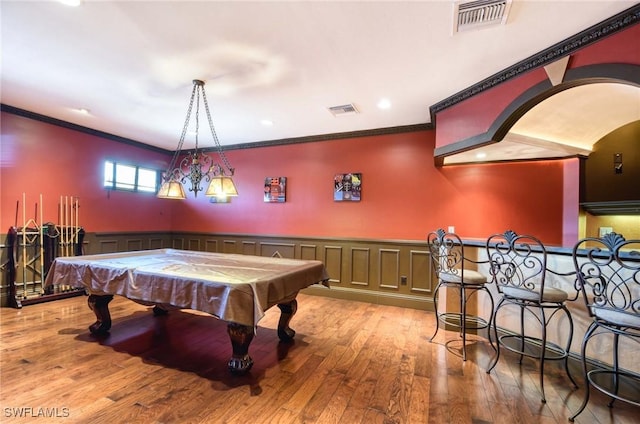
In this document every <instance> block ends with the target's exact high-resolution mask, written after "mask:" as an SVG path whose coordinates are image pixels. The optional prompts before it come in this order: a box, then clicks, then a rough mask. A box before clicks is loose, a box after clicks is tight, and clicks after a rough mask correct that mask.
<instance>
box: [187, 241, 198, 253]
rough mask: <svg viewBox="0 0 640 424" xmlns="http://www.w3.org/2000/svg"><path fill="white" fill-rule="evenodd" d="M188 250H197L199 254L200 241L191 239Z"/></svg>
mask: <svg viewBox="0 0 640 424" xmlns="http://www.w3.org/2000/svg"><path fill="white" fill-rule="evenodd" d="M188 246H189V247H188V248H187V250H195V251H196V252H199V251H200V250H201V249H200V240H199V239H191V238H190V239H189V243H188Z"/></svg>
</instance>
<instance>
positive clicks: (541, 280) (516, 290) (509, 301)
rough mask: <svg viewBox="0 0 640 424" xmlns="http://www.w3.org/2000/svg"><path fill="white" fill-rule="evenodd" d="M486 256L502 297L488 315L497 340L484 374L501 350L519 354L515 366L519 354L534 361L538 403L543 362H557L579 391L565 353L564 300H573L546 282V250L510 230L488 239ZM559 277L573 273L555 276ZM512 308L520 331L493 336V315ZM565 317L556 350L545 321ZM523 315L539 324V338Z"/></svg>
mask: <svg viewBox="0 0 640 424" xmlns="http://www.w3.org/2000/svg"><path fill="white" fill-rule="evenodd" d="M486 248H487V257H488V259H489V267H490V268H489V269H490V274H491V276H492V281H493V283H495V284H496V287H497V289H498V292H499V293H500V295H501V299H500V301H499V302H498V306H497V307H496V309H495V311H494V313H493V328H494V335H495V338H496V340H497V347H498V349H497V354H496V356H495V358H494V360H493V363H492V364H491V366H490V367H489V369H488V370H487V373H490V372H491V370H492V369H493V368H494V367H495V366H496V364H497V363H498V360H499V359H500V350H501V348H504V349H507V350H509V351H511V352H514V353H517V354H518V355H520V363H522V359H523V357H524V356H527V357H530V358H536V359H538V360H539V362H540V391H541V394H542V402H546V398H545V394H544V364H545V361H547V360H562V361H564V368H565V370H566V372H567V375H568V376H569V380H571V382H572V383H573V385H574V387H576V388H577V387H578V386H577V384H576V382H575V381H574V379H573V377H572V376H571V373H570V372H569V364H568V358H569V349H570V347H571V340H572V339H573V319H572V317H571V313H570V312H569V309H567V306H566V302H567V301H568V300H575V299H576V298H577V297H578V292H577V291H576V292H575V297H573V298H570V297H569V294H568V293H567V292H566V291H564V290H562V289H560V288H557V287H551V286H550V285H548V284H545V282H546V276H547V274H548V273H549V272H553V271H551V270H549V269H548V268H547V250H546V248H545V246H544V245H543V244H542V242H541V241H540V240H538V239H537V238H535V237H533V236H529V235H518V234H516V233H515V232H513V231H511V230H509V231H506V232H505V233H504V234H495V235H493V236H490V237H489V238H488V239H487V244H486ZM555 274H558V275H573V274H574V273H573V272H569V273H566V274H563V273H558V272H555ZM509 305H512V306H516V307H517V308H518V310H519V317H520V329H519V332H517V333H513V332H510V331H504V334H502V335H500V336H498V317H499V313H500V312H504V309H503V308H504V307H505V306H509ZM560 312H562V313H564V314H565V316H566V318H567V320H568V324H569V335H568V337H567V342H566V345H564V346H560V345H558V344H556V343H553V342H551V341H549V340H548V339H547V328H548V326H549V323H550V322H551V321H552V320H553V318H554V317H555V316H556V314H558V313H560ZM525 313H526V316H527V317H532V318H534V319H535V320H536V321H537V322H538V323H539V324H540V336H538V335H531V334H530V333H527V329H526V328H525Z"/></svg>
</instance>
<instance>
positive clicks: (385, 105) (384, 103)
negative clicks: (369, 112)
mask: <svg viewBox="0 0 640 424" xmlns="http://www.w3.org/2000/svg"><path fill="white" fill-rule="evenodd" d="M378 108H380V109H389V108H391V101H389V99H380V100H379V101H378Z"/></svg>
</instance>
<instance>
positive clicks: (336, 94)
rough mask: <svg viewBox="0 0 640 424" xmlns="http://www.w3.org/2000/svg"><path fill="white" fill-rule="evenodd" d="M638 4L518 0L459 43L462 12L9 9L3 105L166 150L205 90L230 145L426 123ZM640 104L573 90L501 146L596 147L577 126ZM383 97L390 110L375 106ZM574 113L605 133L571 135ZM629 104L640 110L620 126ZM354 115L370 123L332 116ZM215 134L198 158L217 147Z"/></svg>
mask: <svg viewBox="0 0 640 424" xmlns="http://www.w3.org/2000/svg"><path fill="white" fill-rule="evenodd" d="M635 3H636V2H635V1H623V0H600V1H593V0H591V1H581V0H566V1H541V0H514V1H513V4H512V6H511V10H510V14H509V18H508V20H507V23H506V24H505V25H499V26H492V27H486V28H482V29H479V30H474V31H466V32H460V33H456V34H453V31H452V28H453V20H452V19H453V2H452V1H386V2H382V1H350V2H347V1H133V0H132V1H117V2H116V1H90V0H85V1H84V2H83V3H82V4H81V5H80V6H79V7H75V8H72V7H68V6H64V5H62V4H60V3H58V2H56V1H7V0H2V1H1V3H0V14H1V25H2V26H1V36H2V68H1V77H2V79H1V101H2V103H4V104H6V105H10V106H14V107H17V108H21V109H25V110H28V111H31V112H35V113H38V114H42V115H46V116H49V117H53V118H56V119H60V120H64V121H68V122H71V123H73V124H78V125H81V126H85V127H88V128H91V129H95V130H99V131H104V132H107V133H110V134H114V135H117V136H121V137H125V138H129V139H132V140H135V141H139V142H141V143H145V144H149V145H153V146H157V147H161V148H164V149H169V150H173V149H175V147H176V145H177V142H178V138H179V136H180V133H181V130H182V127H183V124H184V119H185V115H186V111H187V106H188V100H189V96H190V93H191V89H192V80H193V79H196V78H197V79H202V80H204V81H206V86H205V88H206V92H207V98H208V101H209V105H210V106H211V108H212V114H213V121H214V123H215V126H216V131H217V134H218V136H219V138H220V141H221V143H222V144H223V145H234V144H243V143H254V142H264V141H269V140H279V139H288V138H295V137H305V136H312V135H321V134H334V133H341V132H351V131H359V130H370V129H377V128H387V127H395V126H404V125H413V124H425V123H429V122H430V115H429V107H430V106H432V105H434V104H436V103H438V102H440V101H442V100H444V99H446V98H447V97H449V96H451V95H453V94H455V93H457V92H459V91H461V90H464V89H465V88H467V87H470V86H472V85H473V84H475V83H477V82H479V81H481V80H483V79H485V78H487V77H489V76H491V75H493V74H495V73H497V72H499V71H501V70H503V69H505V68H508V67H509V66H511V65H513V64H515V63H517V62H519V61H521V60H523V59H525V58H527V57H529V56H532V55H534V54H536V53H538V52H540V51H542V50H544V49H546V48H548V47H549V46H551V45H553V44H555V43H558V42H560V41H563V40H565V39H567V38H569V37H571V36H573V35H575V34H577V33H579V32H580V31H583V30H585V29H587V28H589V27H590V26H592V25H595V24H597V23H599V22H601V21H603V20H605V19H607V18H609V17H611V16H613V15H615V14H617V13H619V12H621V11H623V10H625V9H627V8H629V7H631V6H633V5H634V4H635ZM611 89H614V90H616V96H617V97H616V98H615V99H616V101H615V102H614V101H612V100H611V99H612V97H611V94H610V91H609V90H611ZM569 96H573V97H571V98H569ZM593 96H598V97H597V98H598V99H599V100H598V102H599V103H602V104H604V105H605V110H604V111H603V110H594V109H593V107H592V106H593V105H594V103H593V101H592V100H589V99H593V98H594V97H593ZM638 96H639V95H638V89H635V90H632V91H628V89H627V90H625V89H624V87H623V88H620V87H612V85H611V84H603V85H601V86H600V87H591V86H589V87H584V86H583V87H578V88H575V89H571V90H567V91H565V92H562V93H560V94H558V95H556V96H553V97H552V98H550V99H549V100H547V101H545V102H544V103H542V104H541V105H539V106H538V107H536V108H535V109H534V110H532V111H531V112H530V113H529V114H527V115H526V116H525V117H524V118H523V119H522V121H521V122H519V123H517V124H516V126H515V127H514V128H513V130H512V132H511V133H510V134H509V135H508V136H507V138H506V140H507V141H505V142H503V143H499V145H496V146H499V147H496V146H494V147H493V148H494V149H496V148H499V149H502V150H504V149H505V148H509V146H510V145H512V148H513V149H519V153H518V154H523V155H525V154H527V153H526V149H529V150H531V151H534V150H536V149H537V153H535V154H536V155H538V157H539V155H543V153H544V152H547V153H544V154H550V153H549V149H550V148H551V150H550V151H557V150H558V147H557V146H558V143H560V144H561V147H560V150H563V149H564V150H566V149H569V150H571V151H574V150H572V148H567V147H566V145H570V146H574V147H577V149H578V150H581V149H582V150H588V149H589V148H590V146H588V145H587V144H589V141H587V142H586V144H583V145H577V146H576V145H575V141H574V139H575V134H576V133H575V131H574V130H575V128H578V129H579V131H580V134H581V135H582V136H581V137H580V139H581V140H591V141H593V142H595V141H597V138H598V137H601V136H602V135H604V134H606V133H608V132H610V131H611V130H613V129H615V128H617V127H619V126H620V124H624V123H626V122H623V121H625V120H627V121H628V120H637V119H640V107H638V98H639V97H638ZM382 98H387V99H388V100H389V101H390V102H391V108H390V109H386V110H382V109H379V108H378V107H377V106H376V105H377V103H378V101H379V100H380V99H382ZM607 99H609V101H605V100H607ZM620 99H624V100H620ZM576 101H581V102H588V103H589V105H590V109H589V110H591V112H590V114H593V116H598V117H599V120H595V119H593V116H591V115H589V116H583V120H581V121H580V122H577V123H576V122H575V121H572V122H574V123H573V124H571V126H569V125H568V124H567V120H572V119H576V116H575V114H571V113H570V110H571V108H569V107H567V106H566V104H567V102H569V103H570V104H575V102H576ZM621 101H624V102H630V103H631V107H630V108H629V109H625V110H627V111H628V110H630V111H631V112H624V113H623V115H620V113H618V112H620V111H619V107H618V106H619V105H620V102H621ZM634 102H635V103H634ZM348 103H353V104H354V105H355V106H356V107H357V108H358V110H359V112H360V113H358V114H354V115H348V116H340V117H334V116H333V115H332V114H331V113H329V111H328V110H327V108H328V107H331V106H336V105H344V104H348ZM596 104H597V103H596ZM634 104H635V106H636V107H635V109H634V108H633V105H634ZM614 105H618V106H616V107H614ZM79 108H85V109H88V110H89V113H88V114H82V113H79V112H78V109H79ZM550 110H553V111H554V113H553V114H551V113H550V112H549V111H550ZM558 110H560V111H563V112H564V113H562V114H558V113H557V111H558ZM607 112H608V113H607ZM603 113H605V114H606V115H607V116H612V117H613V119H614V121H608V120H605V119H604V118H603V115H602V114H603ZM598 114H599V115H598ZM571 115H572V116H571ZM585 115H586V114H585ZM550 116H552V117H553V118H551V119H549V117H550ZM541 117H544V123H545V125H543V126H541V125H540V122H541ZM265 119H268V120H270V121H272V122H273V125H272V126H265V125H263V124H262V123H261V121H262V120H265ZM596 121H599V124H598V127H594V122H596ZM629 122H630V121H629ZM576 125H577V126H576ZM541 128H544V129H545V130H544V131H542V130H541ZM603 133H604V134H603ZM207 135H208V134H204V135H201V136H200V144H201V146H202V147H209V146H212V145H213V140H212V139H211V137H208V136H207ZM594 140H595V141H594ZM190 143H193V142H192V141H191V140H189V139H187V141H186V142H185V145H184V147H185V148H192V147H193V145H190ZM540 149H542V153H541V150H540ZM489 153H491V152H490V151H489ZM512 153H513V152H512ZM510 154H511V153H510ZM451 159H452V160H454V161H455V158H451ZM458 159H460V158H458ZM476 160H477V159H476ZM460 161H463V162H464V161H468V160H466V159H464V158H463V159H462V160H460Z"/></svg>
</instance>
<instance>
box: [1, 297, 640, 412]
mask: <svg viewBox="0 0 640 424" xmlns="http://www.w3.org/2000/svg"><path fill="white" fill-rule="evenodd" d="M298 301H299V302H298V303H299V308H298V313H297V314H296V315H295V316H294V318H293V320H292V324H291V326H292V327H293V328H294V329H295V330H296V331H297V335H296V339H295V342H294V343H293V344H289V345H287V344H280V343H279V342H278V337H277V334H276V330H275V329H276V327H277V321H278V318H279V310H278V309H277V308H272V309H271V310H269V311H268V312H267V315H266V317H265V318H264V319H263V320H262V321H261V323H260V327H259V328H258V331H257V334H256V337H255V338H254V341H253V343H252V345H251V348H250V353H251V355H252V357H253V359H254V361H255V364H254V367H253V369H252V370H251V372H250V374H248V375H246V376H241V377H238V376H232V375H230V374H229V372H228V371H227V369H226V363H227V360H228V359H229V357H230V355H231V346H230V343H229V339H228V336H227V333H226V324H225V323H224V322H221V321H219V320H217V319H215V318H213V317H210V316H207V315H205V314H202V313H197V312H193V311H189V312H184V311H173V312H172V313H171V314H170V315H169V316H166V317H154V316H153V314H152V313H151V312H150V311H149V309H148V308H146V307H144V306H141V305H139V304H136V303H134V302H132V301H130V300H127V299H124V298H120V297H116V298H115V299H114V300H113V302H112V303H111V308H110V309H111V315H112V317H113V319H114V324H113V327H112V330H111V334H110V336H109V337H107V338H103V339H97V338H94V337H92V336H90V335H89V334H88V330H87V327H88V325H89V324H91V323H92V322H93V321H94V315H93V313H92V312H91V311H90V310H89V308H88V307H87V305H86V298H85V297H76V298H70V299H64V300H59V301H55V302H49V303H43V304H37V305H29V306H26V307H24V308H23V309H21V310H16V309H12V308H2V309H1V310H0V330H1V337H0V346H1V357H0V361H1V362H0V365H1V374H0V378H1V380H0V386H1V388H0V404H1V410H0V422H2V423H13V422H30V423H31V422H36V423H37V422H42V423H56V422H60V423H66V422H68V423H109V424H112V423H125V422H126V423H241V424H245V423H347V424H351V423H367V424H370V423H437V424H440V423H473V424H483V423H508V424H513V423H566V422H568V421H567V418H568V416H569V415H571V412H572V411H573V410H575V409H576V408H577V407H578V405H580V403H581V401H582V395H583V393H584V391H583V390H584V384H582V379H581V377H580V375H579V373H578V372H576V373H575V376H576V377H578V382H579V384H581V387H582V388H581V389H578V390H572V389H571V385H570V383H569V382H568V379H567V378H566V376H565V374H564V372H563V371H562V370H561V369H560V368H559V367H557V366H556V365H555V364H551V365H548V366H547V371H546V373H545V375H546V380H545V388H546V391H547V403H546V404H543V403H541V402H540V395H539V392H538V375H537V372H538V368H537V363H536V362H535V361H533V360H525V361H524V363H523V364H522V365H519V364H518V361H517V358H516V357H515V356H510V355H509V354H505V356H504V357H502V358H501V360H500V362H499V363H498V365H497V366H496V368H495V370H494V371H493V372H492V373H491V374H487V373H486V372H485V369H486V366H487V364H488V363H489V360H490V359H491V357H492V352H493V351H492V350H491V349H490V348H489V346H488V344H487V342H486V340H484V339H483V338H482V337H474V336H471V337H472V340H471V342H470V348H469V349H468V355H469V356H468V360H467V361H466V362H462V359H461V357H460V351H459V348H460V341H459V340H458V337H457V334H456V333H455V332H451V331H441V332H440V333H439V335H438V337H437V338H436V340H435V341H434V342H433V343H430V342H429V337H430V336H431V334H432V332H433V330H434V325H435V321H434V315H433V313H431V312H424V311H417V310H413V309H403V308H398V307H390V306H381V305H372V304H368V303H359V302H351V301H345V300H337V299H330V298H324V297H318V296H309V295H302V294H301V295H300V296H299V298H298ZM606 404H607V399H605V398H604V397H603V396H601V395H598V394H592V399H591V401H590V403H589V405H588V407H587V409H585V411H584V412H583V413H582V414H581V415H580V416H578V418H577V419H576V422H577V423H600V424H604V423H616V424H630V423H632V422H633V423H637V422H638V420H639V417H640V411H639V410H638V408H633V407H631V406H629V405H625V404H623V403H616V404H615V406H614V408H612V409H610V408H608V407H607V406H606ZM29 408H30V409H29ZM20 414H22V415H23V417H17V415H20ZM24 415H27V416H26V417H25V416H24ZM34 417H37V418H34Z"/></svg>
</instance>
